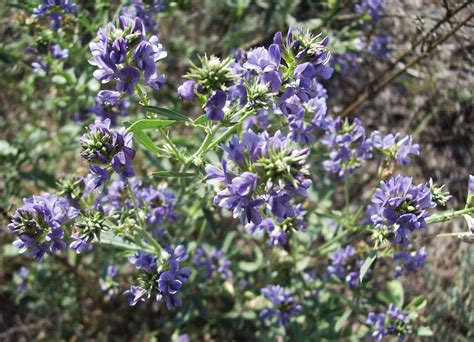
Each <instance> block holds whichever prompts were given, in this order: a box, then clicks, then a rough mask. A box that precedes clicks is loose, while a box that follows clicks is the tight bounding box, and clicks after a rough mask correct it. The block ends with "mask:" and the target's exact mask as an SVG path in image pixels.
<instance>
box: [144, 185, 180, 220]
mask: <svg viewBox="0 0 474 342" xmlns="http://www.w3.org/2000/svg"><path fill="white" fill-rule="evenodd" d="M138 197H139V200H140V201H141V202H142V207H143V208H145V210H146V222H147V224H149V225H152V226H153V225H155V226H160V225H161V224H162V223H163V222H164V221H175V220H176V219H177V218H178V216H177V214H176V211H175V205H176V195H175V194H174V193H172V192H171V191H168V190H166V188H164V187H162V186H159V187H153V186H147V187H144V188H142V189H140V190H139V193H138Z"/></svg>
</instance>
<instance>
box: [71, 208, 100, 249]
mask: <svg viewBox="0 0 474 342" xmlns="http://www.w3.org/2000/svg"><path fill="white" fill-rule="evenodd" d="M108 229H109V227H108V225H107V223H106V217H105V215H104V212H103V210H102V208H101V207H98V208H97V210H94V211H92V212H91V213H88V214H87V215H82V216H81V217H79V218H78V219H77V220H76V225H75V227H74V230H73V233H72V235H71V237H72V239H73V241H72V242H71V244H70V245H69V247H70V248H71V249H73V250H75V251H76V253H77V254H80V253H82V251H83V250H84V249H91V248H92V242H93V241H94V240H99V239H100V234H101V233H102V232H103V231H107V230H108Z"/></svg>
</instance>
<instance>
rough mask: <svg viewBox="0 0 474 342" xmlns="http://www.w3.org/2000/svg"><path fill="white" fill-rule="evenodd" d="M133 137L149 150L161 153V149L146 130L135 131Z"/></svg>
mask: <svg viewBox="0 0 474 342" xmlns="http://www.w3.org/2000/svg"><path fill="white" fill-rule="evenodd" d="M133 139H135V140H136V141H138V143H139V144H140V145H142V146H143V147H145V148H146V149H147V150H148V151H150V152H154V153H161V151H160V149H159V148H158V147H156V146H155V144H154V143H153V141H152V140H151V139H150V137H149V136H148V134H146V133H145V132H143V131H137V132H134V133H133Z"/></svg>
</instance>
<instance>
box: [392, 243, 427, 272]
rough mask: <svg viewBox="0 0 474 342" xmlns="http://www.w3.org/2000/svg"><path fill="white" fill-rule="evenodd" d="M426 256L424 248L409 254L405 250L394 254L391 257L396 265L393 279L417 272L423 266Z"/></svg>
mask: <svg viewBox="0 0 474 342" xmlns="http://www.w3.org/2000/svg"><path fill="white" fill-rule="evenodd" d="M427 256H428V253H427V252H426V249H425V247H423V248H421V249H420V250H419V251H415V252H411V253H410V252H408V251H405V250H403V251H400V252H397V253H395V254H394V255H393V261H394V262H395V263H396V264H397V266H396V267H395V278H398V277H400V276H403V275H406V274H408V273H411V272H416V271H418V270H419V269H420V268H422V267H423V266H424V265H425V263H426V258H427Z"/></svg>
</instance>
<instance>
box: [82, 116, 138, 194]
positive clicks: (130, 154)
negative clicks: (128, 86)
mask: <svg viewBox="0 0 474 342" xmlns="http://www.w3.org/2000/svg"><path fill="white" fill-rule="evenodd" d="M110 124H111V121H110V119H105V120H104V121H101V120H96V121H95V123H93V124H91V125H89V127H88V132H87V133H85V134H84V135H83V136H82V138H81V149H82V151H81V156H82V157H83V158H84V159H86V160H88V161H89V162H91V163H92V164H93V165H91V167H90V174H91V175H92V176H91V179H90V182H92V183H93V185H94V187H95V188H98V187H101V186H103V184H104V183H105V182H106V181H107V180H108V179H110V173H109V172H110V171H111V170H110V167H111V168H112V169H113V170H114V171H115V172H117V173H118V174H119V175H120V176H121V177H124V178H128V177H133V176H134V175H135V171H134V169H133V166H132V161H133V159H134V158H135V150H134V149H133V148H132V133H127V132H126V131H125V130H124V129H121V130H119V131H116V130H114V129H112V128H110Z"/></svg>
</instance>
